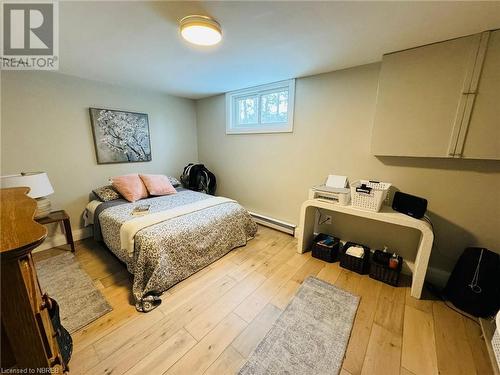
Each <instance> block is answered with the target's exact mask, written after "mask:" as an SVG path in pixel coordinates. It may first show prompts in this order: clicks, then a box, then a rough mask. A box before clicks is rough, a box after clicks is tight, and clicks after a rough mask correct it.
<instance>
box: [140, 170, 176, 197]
mask: <svg viewBox="0 0 500 375" xmlns="http://www.w3.org/2000/svg"><path fill="white" fill-rule="evenodd" d="M139 177H141V179H142V182H144V185H146V188H147V189H148V191H149V194H151V195H169V194H175V193H177V190H175V188H174V187H173V186H172V184H171V183H170V180H169V179H168V177H167V176H164V175H162V174H140V175H139Z"/></svg>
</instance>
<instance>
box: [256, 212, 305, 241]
mask: <svg viewBox="0 0 500 375" xmlns="http://www.w3.org/2000/svg"><path fill="white" fill-rule="evenodd" d="M250 215H252V217H253V218H254V220H255V221H256V222H257V223H258V224H261V225H264V226H266V227H269V228H273V229H276V230H279V231H281V232H284V233H287V234H291V235H292V236H294V235H295V227H296V225H293V224H290V223H287V222H284V221H281V220H278V219H273V218H272V217H268V216H264V215H261V214H257V213H255V212H250Z"/></svg>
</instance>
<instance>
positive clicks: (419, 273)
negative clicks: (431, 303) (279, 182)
mask: <svg viewBox="0 0 500 375" xmlns="http://www.w3.org/2000/svg"><path fill="white" fill-rule="evenodd" d="M316 208H321V209H324V210H330V211H335V212H341V213H344V214H348V215H354V216H359V217H363V218H366V219H372V220H378V221H381V222H385V223H390V224H395V225H400V226H403V227H408V228H414V229H417V230H418V231H420V241H419V244H418V248H417V255H416V257H415V262H414V263H411V262H409V261H407V262H406V264H407V265H408V267H409V268H410V270H411V271H412V273H413V281H412V284H411V295H412V296H413V297H415V298H420V296H421V295H422V288H423V286H424V280H425V274H426V272H427V266H428V264H429V257H430V255H431V250H432V242H433V241H434V233H433V232H432V227H431V225H430V224H429V223H428V222H426V221H424V220H419V219H415V218H412V217H410V216H407V215H404V214H402V213H399V212H396V211H394V210H393V209H392V208H390V207H387V206H382V209H381V210H380V212H372V211H365V210H361V209H358V208H354V207H352V206H341V205H339V204H336V203H330V202H326V201H323V200H320V199H309V200H307V201H305V202H304V203H303V204H302V208H301V211H300V226H299V228H298V229H299V230H298V249H297V251H298V252H299V253H304V252H306V251H308V250H310V248H311V245H312V242H313V239H314V226H315V222H316Z"/></svg>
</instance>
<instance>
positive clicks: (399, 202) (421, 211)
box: [392, 191, 427, 219]
mask: <svg viewBox="0 0 500 375" xmlns="http://www.w3.org/2000/svg"><path fill="white" fill-rule="evenodd" d="M392 209H393V210H394V211H398V212H401V213H403V214H405V215H408V216H411V217H414V218H416V219H420V218H422V217H424V215H425V211H427V199H424V198H420V197H416V196H414V195H410V194H406V193H402V192H400V191H396V193H395V194H394V199H393V201H392Z"/></svg>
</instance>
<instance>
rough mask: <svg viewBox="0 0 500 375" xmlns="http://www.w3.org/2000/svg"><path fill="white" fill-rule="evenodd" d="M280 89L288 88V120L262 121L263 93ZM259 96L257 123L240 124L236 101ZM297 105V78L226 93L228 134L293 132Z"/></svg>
mask: <svg viewBox="0 0 500 375" xmlns="http://www.w3.org/2000/svg"><path fill="white" fill-rule="evenodd" d="M279 89H287V90H288V110H287V114H288V121H287V122H278V123H269V124H266V123H261V100H262V99H261V97H262V95H265V94H269V93H272V92H276V91H278V90H279ZM249 96H257V98H258V101H257V111H258V115H257V123H256V124H249V125H247V126H241V125H238V123H237V121H236V116H237V111H236V110H235V108H236V103H237V100H238V99H241V98H244V97H249ZM294 107H295V79H294V78H293V79H288V80H285V81H279V82H274V83H270V84H267V85H260V86H255V87H250V88H246V89H242V90H236V91H231V92H228V93H226V134H265V133H291V132H293V113H294Z"/></svg>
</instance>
